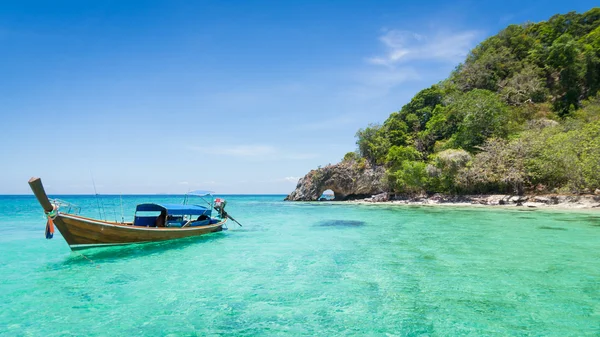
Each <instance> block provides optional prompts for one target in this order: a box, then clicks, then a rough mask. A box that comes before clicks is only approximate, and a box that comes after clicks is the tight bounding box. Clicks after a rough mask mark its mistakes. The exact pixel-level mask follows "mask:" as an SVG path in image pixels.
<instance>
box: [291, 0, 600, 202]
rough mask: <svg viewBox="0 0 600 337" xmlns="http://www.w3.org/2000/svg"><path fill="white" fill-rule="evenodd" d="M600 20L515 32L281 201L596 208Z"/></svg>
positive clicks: (574, 19)
mask: <svg viewBox="0 0 600 337" xmlns="http://www.w3.org/2000/svg"><path fill="white" fill-rule="evenodd" d="M599 90H600V8H593V9H591V10H589V11H588V12H585V13H575V12H571V13H567V14H561V15H555V16H553V17H551V18H550V19H549V20H548V21H542V22H538V23H526V24H522V25H510V26H508V27H506V28H505V29H504V30H502V31H501V32H499V33H498V34H497V35H495V36H492V37H490V38H488V39H486V40H485V41H483V42H481V43H480V44H479V45H478V46H477V47H475V48H474V49H473V50H472V51H471V52H470V53H469V55H468V56H467V58H466V60H465V61H464V63H462V64H460V65H459V66H458V67H457V68H456V70H455V71H453V72H452V73H451V74H450V76H449V77H448V78H447V79H446V80H444V81H441V82H440V83H437V84H435V85H433V86H431V87H429V88H426V89H424V90H421V91H420V92H418V93H417V94H416V95H415V96H414V97H413V98H412V100H411V101H410V102H409V103H407V104H406V105H404V106H403V107H402V108H401V109H400V110H399V111H397V112H393V113H392V114H391V115H390V116H389V117H388V118H387V120H385V121H384V122H383V123H382V124H370V125H369V126H367V127H366V128H364V129H360V130H359V131H358V132H357V134H356V138H357V141H356V144H357V149H356V151H353V152H349V153H347V154H346V155H345V156H344V158H343V160H342V161H341V162H340V163H338V164H335V165H328V166H326V167H323V168H319V169H316V170H312V171H310V172H309V173H308V174H306V175H305V176H304V177H303V178H301V179H300V181H299V182H298V185H297V186H296V189H295V190H294V191H293V192H292V193H291V194H290V195H288V196H287V198H286V200H291V201H316V200H319V199H320V197H321V194H322V193H323V192H324V191H325V190H327V189H330V190H332V191H333V192H334V193H335V200H336V201H341V200H362V201H361V202H365V200H366V202H372V201H387V202H392V203H424V204H431V203H434V204H437V203H454V202H458V203H469V204H486V205H524V206H532V207H533V206H536V205H537V206H543V205H551V206H552V205H555V206H556V205H559V206H560V205H563V206H567V207H570V206H573V205H575V206H574V207H597V206H600V95H599V94H598V92H599Z"/></svg>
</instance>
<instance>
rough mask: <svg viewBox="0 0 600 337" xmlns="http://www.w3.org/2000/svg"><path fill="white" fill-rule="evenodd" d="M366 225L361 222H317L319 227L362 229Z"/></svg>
mask: <svg viewBox="0 0 600 337" xmlns="http://www.w3.org/2000/svg"><path fill="white" fill-rule="evenodd" d="M364 224H365V222H364V221H359V220H323V221H319V222H317V224H316V226H318V227H360V226H363V225H364Z"/></svg>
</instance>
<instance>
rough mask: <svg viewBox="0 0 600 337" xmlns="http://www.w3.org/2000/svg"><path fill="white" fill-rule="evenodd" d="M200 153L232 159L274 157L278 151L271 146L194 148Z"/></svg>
mask: <svg viewBox="0 0 600 337" xmlns="http://www.w3.org/2000/svg"><path fill="white" fill-rule="evenodd" d="M192 149H193V150H196V151H198V152H202V153H206V154H212V155H223V156H231V157H264V156H269V155H274V154H276V153H277V150H276V149H275V148H274V147H273V146H269V145H229V146H219V147H218V148H215V147H206V148H205V147H192Z"/></svg>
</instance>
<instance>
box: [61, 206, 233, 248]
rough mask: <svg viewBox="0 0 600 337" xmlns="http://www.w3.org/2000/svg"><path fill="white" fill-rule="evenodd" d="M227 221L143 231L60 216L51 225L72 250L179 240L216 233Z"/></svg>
mask: <svg viewBox="0 0 600 337" xmlns="http://www.w3.org/2000/svg"><path fill="white" fill-rule="evenodd" d="M226 221H227V219H224V220H222V221H220V222H218V223H216V224H211V225H206V226H197V227H186V228H178V227H145V226H144V227H142V226H133V225H131V224H122V223H118V222H110V221H102V220H96V219H91V218H86V217H82V216H78V215H72V214H63V213H59V214H58V215H57V217H56V218H55V219H54V225H55V226H56V228H57V229H58V230H59V231H60V233H61V234H62V236H63V237H64V238H65V240H66V241H67V243H68V244H69V247H71V249H73V250H76V249H84V248H90V247H96V246H109V245H124V244H132V243H141V242H156V241H165V240H174V239H181V238H187V237H193V236H199V235H203V234H208V233H213V232H219V231H221V230H223V225H224V224H225V222H226Z"/></svg>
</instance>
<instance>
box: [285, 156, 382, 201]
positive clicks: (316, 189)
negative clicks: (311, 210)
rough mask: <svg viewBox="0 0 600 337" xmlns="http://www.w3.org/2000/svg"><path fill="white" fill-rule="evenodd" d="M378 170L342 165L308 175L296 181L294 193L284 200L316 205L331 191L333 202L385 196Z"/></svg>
mask: <svg viewBox="0 0 600 337" xmlns="http://www.w3.org/2000/svg"><path fill="white" fill-rule="evenodd" d="M384 174H385V169H384V168H383V167H381V166H370V165H368V164H367V165H364V166H363V167H359V166H358V165H356V164H355V163H348V162H342V163H339V164H335V165H328V166H325V167H323V168H319V169H317V170H312V171H310V172H308V174H307V175H305V176H304V177H303V178H301V179H300V180H299V181H298V185H297V186H296V189H295V190H294V191H293V192H292V193H291V194H290V195H288V196H287V197H286V198H285V200H290V201H316V200H319V198H320V197H321V195H322V194H323V192H324V191H326V190H332V191H333V193H334V194H335V200H349V199H359V198H365V197H370V196H372V195H374V194H379V193H382V192H385V191H386V189H385V184H384V182H383V177H384Z"/></svg>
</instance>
